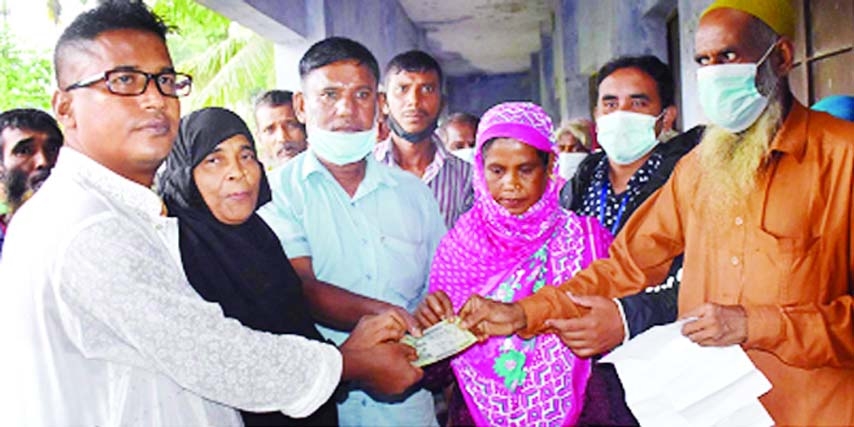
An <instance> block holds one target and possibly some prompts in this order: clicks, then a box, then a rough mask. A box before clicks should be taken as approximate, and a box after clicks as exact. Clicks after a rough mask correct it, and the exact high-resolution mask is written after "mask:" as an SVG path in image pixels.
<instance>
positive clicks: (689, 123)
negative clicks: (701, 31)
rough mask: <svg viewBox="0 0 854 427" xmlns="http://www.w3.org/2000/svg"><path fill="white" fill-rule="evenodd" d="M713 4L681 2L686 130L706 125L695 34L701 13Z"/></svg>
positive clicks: (708, 1)
mask: <svg viewBox="0 0 854 427" xmlns="http://www.w3.org/2000/svg"><path fill="white" fill-rule="evenodd" d="M711 3H712V0H679V37H680V38H681V40H682V43H681V52H680V53H681V57H682V61H681V62H682V63H681V64H680V70H681V73H682V88H681V93H682V123H684V128H685V129H690V128H691V127H693V126H695V125H697V124H700V123H706V116H705V115H704V114H703V111H702V109H701V108H700V103H699V101H698V100H697V64H696V63H695V62H694V34H695V33H696V32H697V23H698V22H699V20H700V13H702V12H703V10H704V9H705V8H706V7H708V6H709V5H710V4H711Z"/></svg>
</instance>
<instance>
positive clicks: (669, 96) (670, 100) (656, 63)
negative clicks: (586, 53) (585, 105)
mask: <svg viewBox="0 0 854 427" xmlns="http://www.w3.org/2000/svg"><path fill="white" fill-rule="evenodd" d="M624 68H637V69H639V70H641V71H643V72H644V73H645V74H646V75H648V76H650V77H652V79H653V80H655V85H656V87H657V88H658V98H659V99H660V100H661V107H662V108H667V107H669V106H671V105H674V102H675V101H674V99H675V98H674V90H675V88H674V87H673V86H674V83H673V73H672V72H671V71H670V67H668V66H667V64H665V63H663V62H661V60H660V59H658V58H656V57H655V56H653V55H643V56H621V57H619V58H617V59H614V60H612V61H610V62H608V63H607V64H605V65H603V66H602V68H600V69H599V73H598V74H597V76H596V91H597V98H598V91H599V85H601V84H602V81H603V80H605V79H606V78H608V76H610V75H611V74H613V73H614V72H616V71H617V70H622V69H624Z"/></svg>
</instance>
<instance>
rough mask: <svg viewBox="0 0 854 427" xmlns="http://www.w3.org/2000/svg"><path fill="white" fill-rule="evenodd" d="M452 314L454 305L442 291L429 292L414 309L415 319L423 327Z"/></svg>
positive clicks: (427, 326)
mask: <svg viewBox="0 0 854 427" xmlns="http://www.w3.org/2000/svg"><path fill="white" fill-rule="evenodd" d="M454 316H455V314H454V305H453V304H452V303H451V299H450V298H448V295H447V294H446V293H445V292H443V291H436V292H433V293H430V294H429V295H427V297H426V298H424V300H423V301H421V304H418V308H416V309H415V320H418V323H419V324H421V327H422V328H424V329H426V328H429V327H431V326H433V325H435V324H437V323H439V322H441V321H442V320H444V319H451V318H453V317H454Z"/></svg>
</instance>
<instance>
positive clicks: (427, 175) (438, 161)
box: [374, 133, 451, 182]
mask: <svg viewBox="0 0 854 427" xmlns="http://www.w3.org/2000/svg"><path fill="white" fill-rule="evenodd" d="M430 144H433V147H434V148H435V149H436V151H435V154H434V156H433V160H432V161H431V162H430V164H429V165H427V169H426V170H425V171H424V176H423V177H421V180H422V181H424V182H430V181H431V180H432V179H433V178H434V177H435V176H436V174H438V173H439V171H440V170H441V169H442V167H443V166H444V165H445V161H446V160H447V159H448V157H449V156H450V155H451V153H450V152H448V150H447V149H446V148H445V144H443V143H442V140H441V139H439V137H438V136H437V135H436V134H435V133H434V134H433V135H431V136H430ZM393 147H394V141H392V139H391V135H389V137H388V138H386V139H385V140H384V141H382V142H380V143H378V144H377V145H376V146H375V147H374V158H376V159H377V161H379V162H381V163H383V164H385V165H388V166H392V167H398V168H399V167H400V165H398V164H397V162H395V160H394V149H393Z"/></svg>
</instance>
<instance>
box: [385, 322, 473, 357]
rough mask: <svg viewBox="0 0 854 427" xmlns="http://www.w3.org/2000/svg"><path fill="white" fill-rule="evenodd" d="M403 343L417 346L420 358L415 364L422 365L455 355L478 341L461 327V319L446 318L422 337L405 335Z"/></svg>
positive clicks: (416, 349)
mask: <svg viewBox="0 0 854 427" xmlns="http://www.w3.org/2000/svg"><path fill="white" fill-rule="evenodd" d="M400 342H401V343H403V344H406V345H408V346H411V347H413V348H415V351H416V352H417V353H418V360H416V361H414V362H412V364H413V365H415V366H418V367H421V366H427V365H430V364H432V363H436V362H438V361H440V360H442V359H445V358H447V357H450V356H453V355H455V354H457V353H459V352H461V351H463V350H465V349H467V348H469V347H470V346H471V345H472V344H474V343H476V342H477V338H476V337H475V336H474V334H472V333H471V332H469V331H468V330H467V329H463V328H460V319H459V318H456V319H452V320H451V319H446V320H443V321H441V322H439V323H437V324H435V325H433V326H431V327H430V328H429V329H427V330H425V331H424V334H423V335H422V336H421V337H420V338H415V337H413V336H412V335H409V334H407V335H404V336H403V338H402V339H401V340H400Z"/></svg>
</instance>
